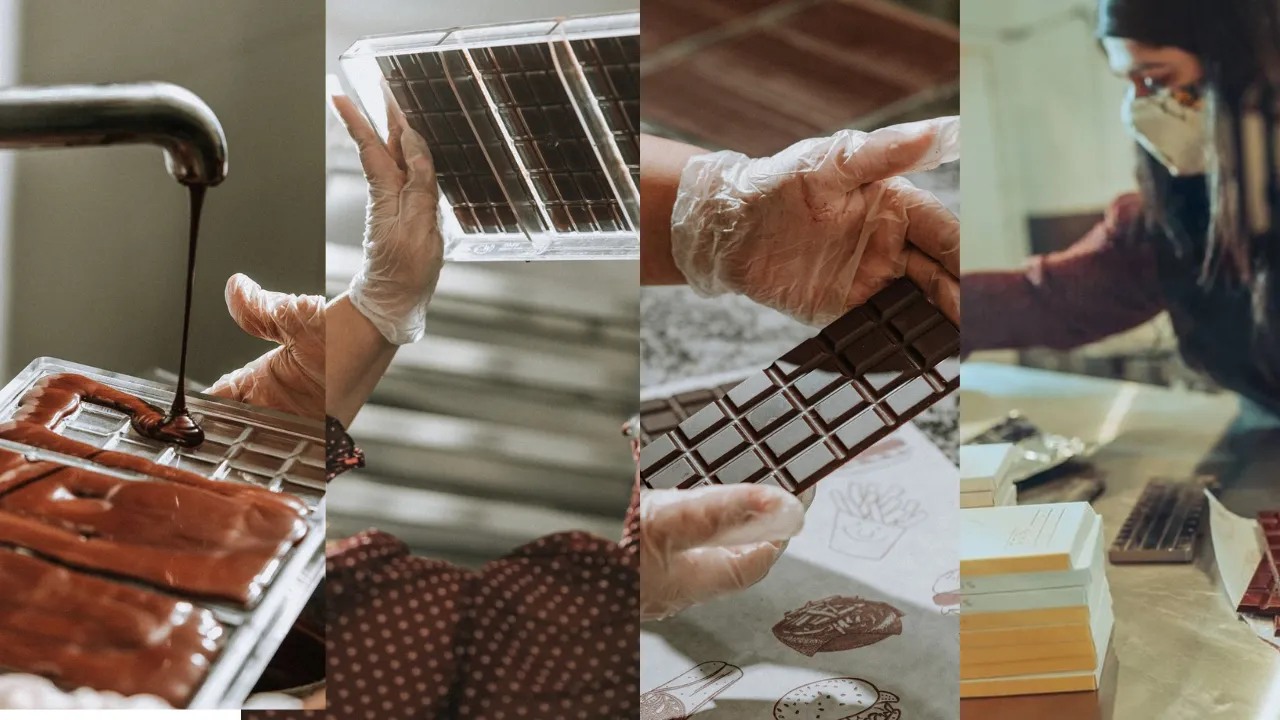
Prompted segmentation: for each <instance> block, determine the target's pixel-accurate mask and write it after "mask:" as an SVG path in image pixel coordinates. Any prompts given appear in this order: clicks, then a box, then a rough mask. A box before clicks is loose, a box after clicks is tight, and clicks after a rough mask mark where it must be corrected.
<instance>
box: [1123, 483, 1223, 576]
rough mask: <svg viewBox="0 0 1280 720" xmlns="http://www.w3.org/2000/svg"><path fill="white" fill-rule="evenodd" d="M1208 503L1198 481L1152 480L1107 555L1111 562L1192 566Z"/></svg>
mask: <svg viewBox="0 0 1280 720" xmlns="http://www.w3.org/2000/svg"><path fill="white" fill-rule="evenodd" d="M1206 508H1207V503H1206V501H1205V497H1204V485H1203V484H1201V483H1199V482H1194V481H1192V482H1172V481H1167V480H1152V481H1151V482H1149V483H1147V486H1146V487H1145V488H1143V490H1142V495H1141V496H1139V497H1138V503H1137V504H1136V505H1134V507H1133V510H1131V511H1130V512H1129V517H1128V518H1126V519H1125V521H1124V525H1122V526H1121V527H1120V533H1119V534H1118V535H1116V539H1115V541H1114V542H1112V543H1111V549H1110V551H1109V552H1108V553H1107V557H1108V558H1110V560H1111V562H1112V563H1115V564H1124V563H1189V562H1191V561H1192V560H1194V559H1195V555H1196V544H1197V541H1198V540H1199V538H1200V529H1201V527H1202V525H1203V519H1204V514H1205V511H1206Z"/></svg>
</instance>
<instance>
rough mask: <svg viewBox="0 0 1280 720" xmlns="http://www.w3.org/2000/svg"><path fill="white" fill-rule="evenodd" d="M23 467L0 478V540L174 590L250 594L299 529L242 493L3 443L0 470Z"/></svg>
mask: <svg viewBox="0 0 1280 720" xmlns="http://www.w3.org/2000/svg"><path fill="white" fill-rule="evenodd" d="M23 471H25V477H22V478H21V479H14V480H10V481H9V483H8V484H7V485H5V486H3V487H0V544H5V545H9V546H13V547H19V548H24V549H27V550H30V551H32V552H34V553H37V554H39V555H42V556H45V557H49V558H52V559H56V560H58V561H60V562H63V563H66V564H67V565H71V566H73V567H77V568H82V569H86V570H96V571H100V572H104V573H109V574H112V575H116V576H119V577H124V578H129V579H132V580H136V581H140V582H144V583H147V584H150V585H153V586H156V587H159V588H164V589H168V590H172V591H175V592H181V593H188V594H192V595H197V596H201V597H210V598H218V599H221V600H228V601H231V602H236V603H239V604H248V603H249V602H251V601H252V600H254V599H255V598H256V597H257V595H258V594H259V593H260V592H261V589H262V586H263V585H264V583H265V582H266V581H267V580H268V579H269V578H268V575H269V573H270V572H271V571H272V570H273V569H274V561H275V560H276V559H277V558H278V557H280V556H281V555H283V554H284V552H285V551H287V550H288V549H289V548H290V547H291V546H292V545H293V544H294V543H295V542H297V541H298V540H299V539H301V538H302V536H303V535H304V534H305V533H306V526H305V524H304V523H303V522H302V518H301V515H299V514H298V513H296V512H294V511H292V510H291V509H289V508H287V507H284V506H281V505H267V504H264V503H254V502H244V499H245V498H248V497H250V496H249V494H245V495H244V496H242V497H237V496H234V495H228V494H220V493H214V492H210V491H209V490H207V489H205V488H202V487H197V486H194V485H184V484H179V483H174V482H169V481H166V480H162V479H139V480H125V479H122V478H118V477H114V476H111V475H104V474H102V473H97V472H93V471H90V470H85V469H81V468H75V467H68V466H65V465H61V464H58V463H52V462H43V461H35V462H33V461H30V460H28V459H26V458H25V457H23V456H22V455H20V454H18V453H13V452H9V451H7V450H0V476H7V475H10V474H11V473H15V472H18V473H22V472H23ZM224 484H227V483H224ZM245 487H248V486H245Z"/></svg>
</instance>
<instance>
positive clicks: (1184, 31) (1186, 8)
mask: <svg viewBox="0 0 1280 720" xmlns="http://www.w3.org/2000/svg"><path fill="white" fill-rule="evenodd" d="M1207 1H1208V0H1098V29H1097V34H1098V37H1100V38H1105V37H1115V38H1124V39H1126V40H1137V41H1138V42H1142V43H1146V44H1148V45H1157V46H1162V47H1163V46H1172V47H1176V48H1181V49H1183V50H1186V51H1188V52H1192V53H1194V52H1197V51H1198V50H1200V49H1201V48H1199V47H1197V45H1199V43H1197V42H1196V28H1197V27H1198V25H1197V19H1196V11H1197V8H1198V5H1199V3H1201V2H1207Z"/></svg>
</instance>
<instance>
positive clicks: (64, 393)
mask: <svg viewBox="0 0 1280 720" xmlns="http://www.w3.org/2000/svg"><path fill="white" fill-rule="evenodd" d="M82 402H88V403H91V404H94V405H101V406H102V407H107V408H111V409H112V410H116V411H119V412H122V413H124V414H126V415H128V416H129V423H130V424H131V425H132V426H133V429H134V431H135V432H137V433H138V434H139V435H141V436H143V437H146V438H150V439H152V440H156V441H159V442H165V443H174V444H177V445H181V446H183V447H196V446H198V445H200V443H202V442H204V432H203V431H201V430H200V428H199V427H198V426H196V424H195V422H194V421H193V420H191V418H190V417H189V415H190V413H189V412H188V411H187V406H186V396H185V394H184V391H183V389H182V387H181V385H179V388H178V392H177V394H176V395H175V396H174V407H173V408H171V409H170V410H169V412H168V413H167V414H166V413H165V412H164V411H163V410H161V409H160V408H158V407H156V406H154V405H152V404H150V403H147V402H144V401H143V400H141V399H140V398H137V397H135V396H133V395H130V394H128V393H126V392H122V391H120V390H116V389H115V388H113V387H111V386H109V385H105V384H103V383H100V382H98V381H96V380H90V379H89V378H87V377H84V376H83V375H73V374H70V373H63V374H60V375H50V376H48V377H44V378H41V379H40V380H38V381H36V384H35V385H33V386H32V388H31V389H30V390H28V391H27V394H26V395H25V396H23V398H22V402H21V405H20V406H19V407H18V410H17V411H16V412H15V413H14V416H13V419H14V420H16V421H18V422H22V423H34V424H36V425H43V426H44V427H47V428H53V427H54V426H56V425H57V424H58V423H59V422H61V421H62V420H63V419H64V418H66V417H68V416H69V415H71V414H72V413H73V412H75V411H76V409H77V408H79V407H80V404H81V403H82ZM183 418H186V420H183ZM193 428H194V430H192V429H193Z"/></svg>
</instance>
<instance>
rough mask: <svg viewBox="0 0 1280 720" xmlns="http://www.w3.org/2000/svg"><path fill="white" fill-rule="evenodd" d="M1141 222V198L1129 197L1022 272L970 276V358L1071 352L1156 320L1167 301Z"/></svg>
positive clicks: (965, 280) (966, 339) (964, 324)
mask: <svg viewBox="0 0 1280 720" xmlns="http://www.w3.org/2000/svg"><path fill="white" fill-rule="evenodd" d="M1142 224H1143V221H1142V201H1141V198H1140V197H1139V196H1137V195H1124V196H1121V197H1120V198H1118V199H1117V200H1116V201H1115V202H1114V203H1112V205H1111V207H1110V208H1109V209H1108V210H1107V213H1106V217H1105V218H1104V219H1103V221H1102V222H1101V223H1099V224H1098V225H1097V226H1095V227H1094V228H1093V229H1092V230H1091V231H1089V233H1088V234H1087V235H1085V236H1084V237H1083V238H1081V239H1080V240H1079V241H1078V242H1076V243H1075V244H1074V245H1072V246H1071V247H1070V248H1067V249H1066V250H1063V251H1061V252H1056V253H1050V254H1048V255H1037V256H1034V257H1032V258H1031V259H1030V260H1028V262H1027V264H1026V266H1025V267H1024V268H1023V269H1022V270H1009V271H999V272H972V273H965V274H964V275H963V276H962V277H961V279H960V293H961V305H960V306H961V308H963V310H962V317H961V325H960V327H961V328H962V332H961V338H962V340H961V342H962V344H963V346H964V352H965V353H966V354H967V353H970V352H973V351H975V350H999V349H1013V348H1027V347H1050V348H1057V349H1066V348H1072V347H1077V346H1080V345H1084V344H1087V343H1090V342H1094V341H1097V340H1101V339H1102V338H1105V337H1107V336H1109V335H1114V334H1115V333H1118V332H1122V331H1124V330H1128V329H1130V328H1133V327H1136V326H1138V325H1141V324H1142V323H1144V322H1146V321H1147V320H1150V319H1151V318H1153V317H1155V316H1156V315H1157V314H1159V313H1160V312H1161V311H1162V310H1163V309H1164V298H1163V295H1162V293H1161V291H1160V286H1159V282H1158V279H1157V275H1156V257H1155V249H1154V248H1153V247H1152V246H1151V244H1150V243H1147V242H1143V241H1142V238H1141V237H1140V235H1139V234H1140V233H1141V232H1143V230H1142Z"/></svg>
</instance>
